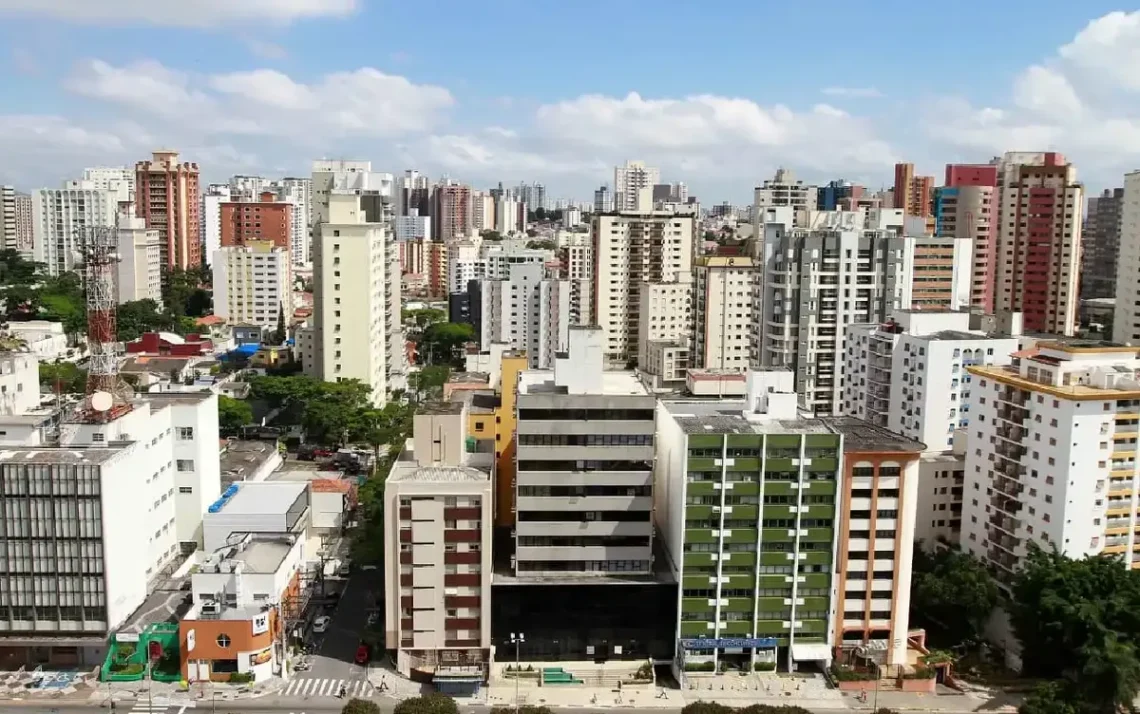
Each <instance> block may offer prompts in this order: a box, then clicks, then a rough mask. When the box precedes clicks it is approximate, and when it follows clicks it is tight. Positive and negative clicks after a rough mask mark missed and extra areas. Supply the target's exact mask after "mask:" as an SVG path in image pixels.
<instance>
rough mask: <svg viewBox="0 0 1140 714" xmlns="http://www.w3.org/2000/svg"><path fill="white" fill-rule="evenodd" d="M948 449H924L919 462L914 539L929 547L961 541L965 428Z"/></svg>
mask: <svg viewBox="0 0 1140 714" xmlns="http://www.w3.org/2000/svg"><path fill="white" fill-rule="evenodd" d="M955 436H956V437H957V438H956V439H955V443H954V447H953V448H952V449H950V450H948V451H927V452H925V453H924V454H923V455H922V458H921V459H920V460H919V463H918V493H917V504H916V507H915V513H914V541H915V543H916V544H921V545H922V547H923V549H925V550H927V551H932V550H934V549H936V548H937V547H938V544H939V543H940V542H941V543H946V544H947V545H950V546H957V545H958V544H959V543H961V542H962V497H963V494H964V491H965V483H966V448H967V437H966V431H965V430H962V431H959V432H958V433H957V434H956V435H955Z"/></svg>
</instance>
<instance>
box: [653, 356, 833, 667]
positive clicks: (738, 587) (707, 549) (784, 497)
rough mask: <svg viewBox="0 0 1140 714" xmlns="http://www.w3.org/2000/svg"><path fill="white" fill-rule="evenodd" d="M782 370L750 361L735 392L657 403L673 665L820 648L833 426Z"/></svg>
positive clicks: (793, 659) (828, 577) (825, 617)
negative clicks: (807, 411)
mask: <svg viewBox="0 0 1140 714" xmlns="http://www.w3.org/2000/svg"><path fill="white" fill-rule="evenodd" d="M793 380H794V378H793V376H792V374H791V373H790V372H786V371H763V372H751V373H749V374H748V376H747V382H748V387H747V396H746V398H745V399H744V400H742V401H724V400H695V399H694V400H685V401H662V402H659V403H658V404H657V407H656V410H657V429H658V433H657V458H656V464H657V466H656V477H655V484H654V486H655V489H656V490H657V491H658V493H657V496H656V498H657V503H658V504H659V505H658V514H657V520H658V524H659V529H660V533H661V537H662V539H663V540H664V542H663V550H664V551H665V553H666V555H667V562H668V566H669V568H670V569H671V570H672V571H673V574H674V577H675V579H676V581H677V582H679V583H681V587H680V588H678V589H677V590H675V591H674V593H675V594H674V597H676V598H677V602H676V607H677V609H678V610H679V612H680V619H679V621H678V623H677V626H676V627H677V629H676V635H675V637H676V639H677V642H678V650H679V652H680V663H681V664H682V665H689V664H692V663H705V662H711V663H713V664H714V667H717V668H719V666H720V665H721V664H722V663H724V664H726V665H727V664H728V663H734V664H737V665H739V666H740V667H741V668H742V669H752V667H753V663H754V662H771V663H773V665H774V664H775V663H776V662H777V660H778V659H779V660H781V661H783V662H785V663H786V665H785V666H787V667H788V668H789V669H790V668H792V667H794V666H797V665H799V664H801V663H808V662H816V661H819V662H822V663H825V664H826V663H827V662H829V661H830V660H831V649H830V647H829V644H831V635H832V631H833V627H832V625H831V613H832V612H833V611H835V610H836V606H837V603H836V601H835V600H834V597H833V592H834V591H835V590H834V587H833V582H834V577H835V576H834V572H835V564H836V548H837V544H836V534H837V529H838V527H839V525H840V523H841V517H840V515H839V502H838V500H837V494H838V492H839V489H840V483H841V480H842V477H843V471H842V459H843V442H844V437H843V435H842V434H837V433H834V432H833V431H832V430H831V429H829V428H828V427H827V425H826V424H825V423H824V422H822V421H820V420H818V419H810V418H804V417H802V416H801V415H800V413H799V410H798V408H797V397H796V394H795V392H794V391H793V389H792V383H793ZM677 676H681V674H680V672H678V673H677Z"/></svg>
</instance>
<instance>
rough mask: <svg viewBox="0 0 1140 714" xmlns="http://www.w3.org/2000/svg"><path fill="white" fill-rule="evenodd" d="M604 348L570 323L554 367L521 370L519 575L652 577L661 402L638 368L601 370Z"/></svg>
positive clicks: (598, 337)
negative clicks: (657, 424) (639, 375)
mask: <svg viewBox="0 0 1140 714" xmlns="http://www.w3.org/2000/svg"><path fill="white" fill-rule="evenodd" d="M604 350H605V348H604V336H603V334H602V331H601V330H599V329H598V328H596V327H581V326H576V327H572V328H570V330H569V344H568V348H567V351H566V352H563V353H560V354H558V355H557V356H556V358H555V362H554V368H553V369H552V370H527V371H524V372H522V373H520V374H519V377H518V394H517V396H516V404H517V409H518V421H517V432H516V433H517V444H516V452H515V453H516V464H517V468H516V472H515V483H516V487H515V499H514V501H515V538H514V540H515V554H514V561H513V565H514V568H513V570H514V574H515V575H516V576H517V577H519V578H546V577H559V578H567V577H569V578H599V577H605V576H614V575H621V576H624V577H629V576H646V575H649V574H651V573H652V572H653V434H654V404H655V402H656V399H655V398H654V397H653V396H652V395H651V394H649V393H648V392H647V391H646V390H645V387H643V386H642V384H641V382H640V381H639V380H638V379H637V376H636V375H635V374H634V373H633V372H606V371H604V370H603V352H604ZM618 587H621V586H618Z"/></svg>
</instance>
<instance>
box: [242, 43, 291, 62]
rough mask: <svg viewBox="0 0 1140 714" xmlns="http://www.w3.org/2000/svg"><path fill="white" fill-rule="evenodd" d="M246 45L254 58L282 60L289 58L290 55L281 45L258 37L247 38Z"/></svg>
mask: <svg viewBox="0 0 1140 714" xmlns="http://www.w3.org/2000/svg"><path fill="white" fill-rule="evenodd" d="M245 44H246V47H248V48H249V51H250V53H251V54H253V56H254V57H260V58H261V59H267V60H280V59H285V58H286V57H288V56H289V53H288V52H287V51H286V50H285V48H284V47H282V46H281V45H278V44H275V43H273V42H268V41H266V40H261V39H258V38H256V37H247V38H245Z"/></svg>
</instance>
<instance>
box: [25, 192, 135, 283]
mask: <svg viewBox="0 0 1140 714" xmlns="http://www.w3.org/2000/svg"><path fill="white" fill-rule="evenodd" d="M119 198H120V196H119V193H117V192H115V191H108V190H104V189H99V188H95V185H94V184H93V183H89V182H83V181H67V182H64V184H63V187H62V188H54V189H53V188H44V189H39V190H37V191H35V192H34V193H33V194H32V229H33V239H32V241H33V250H32V254H33V258H34V259H35V261H36V262H37V263H43V264H44V266H45V267H46V268H47V271H48V274H49V275H59V274H60V273H65V272H68V271H71V270H75V266H76V263H77V261H78V260H79V244H78V242H77V241H78V240H80V236H79V235H78V233H79V231H81V230H82V229H85V228H107V229H109V230H113V229H114V226H115V221H116V215H117V214H118V208H119Z"/></svg>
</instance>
